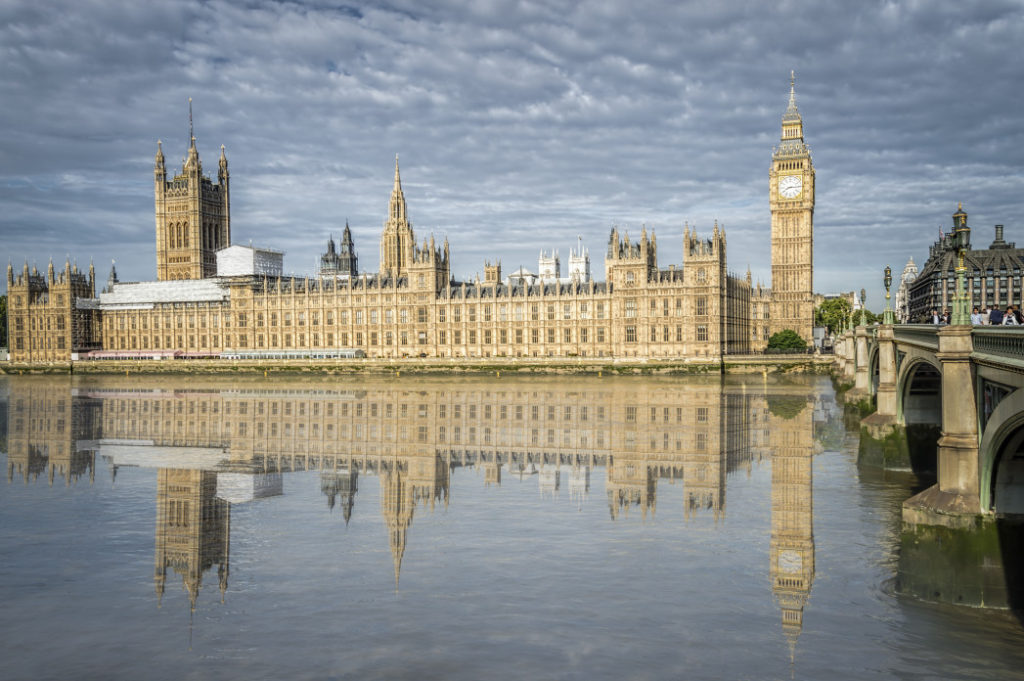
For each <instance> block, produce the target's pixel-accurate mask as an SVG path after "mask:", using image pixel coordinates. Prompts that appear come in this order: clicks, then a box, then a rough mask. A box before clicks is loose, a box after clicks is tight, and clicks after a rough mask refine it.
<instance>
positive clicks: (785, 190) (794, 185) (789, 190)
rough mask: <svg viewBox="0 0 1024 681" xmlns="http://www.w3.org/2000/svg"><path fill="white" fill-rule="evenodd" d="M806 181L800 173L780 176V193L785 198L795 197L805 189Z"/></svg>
mask: <svg viewBox="0 0 1024 681" xmlns="http://www.w3.org/2000/svg"><path fill="white" fill-rule="evenodd" d="M803 188H804V181H803V179H801V177H800V176H799V175H783V176H782V177H780V178H779V194H781V195H782V197H783V198H785V199H795V198H796V197H798V196H800V192H801V191H803Z"/></svg>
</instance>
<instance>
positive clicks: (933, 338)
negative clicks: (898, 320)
mask: <svg viewBox="0 0 1024 681" xmlns="http://www.w3.org/2000/svg"><path fill="white" fill-rule="evenodd" d="M940 328H941V327H939V326H936V325H934V324H896V325H895V326H893V327H892V332H893V338H895V340H896V342H897V343H907V344H909V345H916V346H918V347H922V348H927V349H929V350H938V349H939V329H940Z"/></svg>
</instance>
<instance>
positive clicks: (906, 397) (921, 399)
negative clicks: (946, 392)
mask: <svg viewBox="0 0 1024 681" xmlns="http://www.w3.org/2000/svg"><path fill="white" fill-rule="evenodd" d="M896 395H897V398H896V417H897V419H898V420H899V422H900V423H902V424H904V425H907V424H911V423H935V424H941V423H942V365H941V363H940V362H939V361H938V360H937V359H936V358H935V356H934V355H932V354H930V353H924V352H921V351H919V350H915V349H910V350H909V351H908V352H907V353H906V355H905V356H904V357H903V361H902V363H901V365H900V369H899V377H898V378H897V383H896Z"/></svg>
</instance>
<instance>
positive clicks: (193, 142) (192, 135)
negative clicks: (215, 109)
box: [188, 97, 196, 147]
mask: <svg viewBox="0 0 1024 681" xmlns="http://www.w3.org/2000/svg"><path fill="white" fill-rule="evenodd" d="M188 138H189V140H191V142H190V144H191V146H193V147H194V146H195V145H196V135H195V132H194V131H193V130H192V98H191V97H189V98H188Z"/></svg>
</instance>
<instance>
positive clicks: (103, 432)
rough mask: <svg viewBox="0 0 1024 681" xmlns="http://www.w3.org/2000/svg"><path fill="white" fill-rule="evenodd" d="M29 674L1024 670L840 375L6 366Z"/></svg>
mask: <svg viewBox="0 0 1024 681" xmlns="http://www.w3.org/2000/svg"><path fill="white" fill-rule="evenodd" d="M0 409H3V410H5V411H6V414H3V413H0V427H4V428H6V432H5V433H3V435H4V439H2V440H0V445H2V446H0V450H2V451H3V452H4V453H3V454H2V455H0V459H2V461H3V464H4V466H5V469H6V472H7V480H6V482H5V483H0V554H2V560H0V604H2V608H0V641H2V643H0V650H2V651H3V652H4V654H3V656H2V660H0V665H2V667H0V677H2V678H5V679H33V680H36V679H71V678H75V679H88V678H97V679H99V678H103V679H143V678H144V679H175V680H179V679H189V678H202V679H207V678H247V679H264V678H267V679H269V678H275V679H276V678H289V679H322V678H353V679H355V678H359V679H406V678H408V679H414V678H415V679H481V678H496V679H605V678H608V679H612V678H614V679H666V678H684V677H685V678H690V679H865V678H878V679H1014V678H1024V628H1022V625H1021V621H1020V620H1019V619H1017V618H1016V617H1014V616H1013V615H1011V614H1009V613H1007V612H1005V611H993V610H983V609H975V608H966V607H955V606H948V605H936V604H929V603H924V602H921V601H918V600H915V599H913V598H910V597H908V596H904V595H900V594H899V593H898V586H897V585H898V584H899V570H900V563H899V560H898V551H899V546H900V531H901V524H900V504H901V502H902V501H903V500H904V499H906V498H907V497H909V496H910V495H911V494H912V493H913V491H914V490H915V489H916V488H918V487H919V485H920V483H919V482H918V481H917V480H916V479H914V478H913V477H912V476H911V475H910V474H905V475H900V474H888V475H881V474H879V473H876V472H873V471H870V470H859V469H858V467H857V464H856V453H857V433H856V432H847V431H846V429H845V427H844V425H843V418H842V411H841V409H840V408H839V407H837V405H836V403H835V398H834V394H833V391H832V387H831V385H830V383H829V381H828V380H827V379H825V378H822V377H786V378H781V379H780V378H775V377H767V378H766V377H762V376H756V377H749V378H741V377H737V378H733V377H729V378H726V379H725V380H721V379H718V378H715V379H680V378H673V379H669V378H640V377H616V378H607V377H606V378H567V377H550V378H547V377H546V378H538V377H530V378H518V377H513V378H508V377H501V378H490V379H485V378H458V379H455V380H445V379H441V378H410V377H404V376H403V377H400V378H399V377H393V378H387V377H380V378H362V379H350V378H345V379H338V378H312V379H311V378H303V379H301V380H299V379H260V380H255V379H251V380H246V379H234V378H201V377H200V378H195V377H193V378H184V377H183V378H156V377H152V378H148V377H128V378H125V377H121V378H102V379H101V378H96V377H84V378H83V377H76V378H74V379H72V378H64V377H61V378H43V377H38V378H36V377H34V378H29V377H12V378H8V379H3V380H0Z"/></svg>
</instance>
